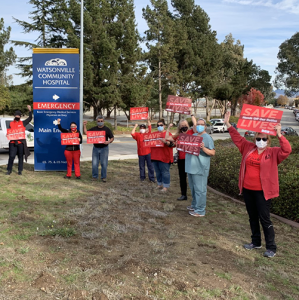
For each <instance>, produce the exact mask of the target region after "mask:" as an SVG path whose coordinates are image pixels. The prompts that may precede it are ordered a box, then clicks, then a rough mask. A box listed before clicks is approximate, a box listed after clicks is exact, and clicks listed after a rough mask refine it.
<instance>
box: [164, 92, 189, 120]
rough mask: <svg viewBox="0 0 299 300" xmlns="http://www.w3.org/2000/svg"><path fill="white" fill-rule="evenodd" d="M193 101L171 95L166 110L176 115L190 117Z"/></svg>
mask: <svg viewBox="0 0 299 300" xmlns="http://www.w3.org/2000/svg"><path fill="white" fill-rule="evenodd" d="M191 106H192V99H190V98H183V97H177V96H172V95H169V96H168V97H167V103H166V108H165V110H167V111H171V112H174V113H179V114H185V115H190V114H191Z"/></svg>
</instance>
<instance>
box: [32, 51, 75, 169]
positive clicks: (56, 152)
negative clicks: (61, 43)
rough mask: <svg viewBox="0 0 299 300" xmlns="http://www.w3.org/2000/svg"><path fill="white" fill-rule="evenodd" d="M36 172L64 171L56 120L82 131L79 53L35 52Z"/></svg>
mask: <svg viewBox="0 0 299 300" xmlns="http://www.w3.org/2000/svg"><path fill="white" fill-rule="evenodd" d="M32 58H33V65H32V67H33V109H34V131H35V132H34V170H35V171H65V170H66V167H67V163H66V159H65V156H64V148H65V147H64V146H63V145H61V137H60V133H61V132H60V130H59V129H58V127H57V124H58V122H57V119H61V122H62V124H63V125H64V126H69V125H70V123H71V122H76V123H77V125H78V128H80V102H79V91H80V89H79V50H78V49H46V48H35V49H33V55H32Z"/></svg>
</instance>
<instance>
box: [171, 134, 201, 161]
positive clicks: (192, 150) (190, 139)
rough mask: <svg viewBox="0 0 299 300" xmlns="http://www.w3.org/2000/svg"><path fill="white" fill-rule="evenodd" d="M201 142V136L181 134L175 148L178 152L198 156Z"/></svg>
mask: <svg viewBox="0 0 299 300" xmlns="http://www.w3.org/2000/svg"><path fill="white" fill-rule="evenodd" d="M202 140H203V138H202V137H201V136H197V135H190V134H186V133H181V134H180V135H179V137H178V139H177V142H176V145H177V146H176V147H177V149H178V150H179V151H183V152H186V153H189V154H192V155H197V156H198V155H199V153H200V144H201V143H202Z"/></svg>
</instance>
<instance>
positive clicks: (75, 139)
mask: <svg viewBox="0 0 299 300" xmlns="http://www.w3.org/2000/svg"><path fill="white" fill-rule="evenodd" d="M60 136H61V145H79V144H80V142H79V133H78V132H77V133H71V132H69V133H61V134H60Z"/></svg>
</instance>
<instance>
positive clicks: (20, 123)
mask: <svg viewBox="0 0 299 300" xmlns="http://www.w3.org/2000/svg"><path fill="white" fill-rule="evenodd" d="M9 128H10V129H20V128H23V129H24V131H25V127H24V124H23V121H21V120H20V121H18V122H17V121H15V120H13V121H12V122H10V123H9ZM16 142H17V143H18V144H22V142H20V141H10V143H16Z"/></svg>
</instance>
